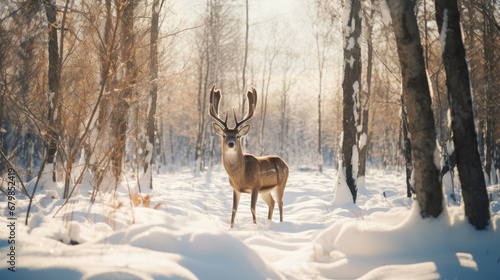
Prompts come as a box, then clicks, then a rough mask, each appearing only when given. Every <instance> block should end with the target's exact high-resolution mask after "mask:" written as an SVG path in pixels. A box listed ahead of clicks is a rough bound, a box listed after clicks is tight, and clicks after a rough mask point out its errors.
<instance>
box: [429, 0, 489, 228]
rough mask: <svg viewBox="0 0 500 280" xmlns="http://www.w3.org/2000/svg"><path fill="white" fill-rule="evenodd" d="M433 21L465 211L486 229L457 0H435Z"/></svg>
mask: <svg viewBox="0 0 500 280" xmlns="http://www.w3.org/2000/svg"><path fill="white" fill-rule="evenodd" d="M436 21H437V24H438V28H439V32H440V36H441V44H442V45H441V48H442V50H443V62H444V68H445V71H446V86H447V88H448V99H449V103H450V109H451V129H452V132H453V144H454V146H455V154H456V157H457V168H458V174H459V178H460V183H461V185H462V194H463V198H464V203H465V215H466V216H467V217H468V219H469V222H470V223H471V224H472V225H473V226H474V227H476V229H485V228H487V226H488V225H489V220H490V211H489V200H488V193H487V191H486V183H485V180H484V176H483V170H482V167H481V159H480V158H479V153H478V146H477V141H476V132H475V125H474V113H473V108H472V96H471V92H470V83H469V71H468V69H467V62H466V59H465V49H464V45H463V42H462V30H461V27H460V12H459V10H458V6H457V0H436Z"/></svg>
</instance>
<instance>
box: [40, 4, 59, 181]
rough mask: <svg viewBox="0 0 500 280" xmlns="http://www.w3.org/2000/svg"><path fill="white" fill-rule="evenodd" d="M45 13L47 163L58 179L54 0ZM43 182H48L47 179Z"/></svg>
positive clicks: (57, 66) (56, 44)
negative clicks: (46, 26)
mask: <svg viewBox="0 0 500 280" xmlns="http://www.w3.org/2000/svg"><path fill="white" fill-rule="evenodd" d="M44 5H45V14H46V16H47V21H48V25H49V26H48V29H49V40H48V46H49V48H48V49H49V69H48V84H49V89H48V91H47V104H48V106H47V108H48V112H47V120H48V126H49V128H48V133H47V135H48V140H47V141H48V146H47V154H48V156H47V165H46V166H48V167H49V169H50V170H51V173H52V181H53V182H55V181H56V172H55V170H54V166H55V162H56V152H57V145H58V141H59V129H60V117H61V114H59V109H60V106H59V104H60V99H61V97H60V78H61V76H60V73H59V71H60V70H61V68H60V63H61V61H60V60H59V45H58V43H57V29H58V24H57V9H56V6H55V3H54V2H53V1H52V0H46V1H45V2H44ZM43 183H46V182H45V181H44V182H43Z"/></svg>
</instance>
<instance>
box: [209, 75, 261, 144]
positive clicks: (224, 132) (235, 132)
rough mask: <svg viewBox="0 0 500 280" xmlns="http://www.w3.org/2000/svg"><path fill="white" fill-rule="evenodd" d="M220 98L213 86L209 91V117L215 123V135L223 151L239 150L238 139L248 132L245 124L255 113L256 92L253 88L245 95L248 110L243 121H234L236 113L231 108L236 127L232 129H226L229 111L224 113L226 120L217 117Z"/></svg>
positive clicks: (219, 93) (248, 128) (218, 91)
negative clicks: (218, 137)
mask: <svg viewBox="0 0 500 280" xmlns="http://www.w3.org/2000/svg"><path fill="white" fill-rule="evenodd" d="M221 97H222V94H221V92H220V90H215V85H214V86H213V87H212V89H211V90H210V108H209V113H210V116H212V118H213V119H214V120H215V122H214V123H213V127H214V130H215V133H217V135H219V136H220V137H222V144H223V149H224V150H233V149H239V148H241V141H240V138H241V137H243V136H245V135H246V134H247V133H248V131H249V130H250V125H248V124H245V123H246V122H247V121H249V120H250V119H251V118H252V117H253V115H254V113H255V107H256V105H257V91H255V88H252V90H251V91H248V93H247V98H248V107H249V108H248V113H247V114H246V116H245V117H244V118H243V120H241V121H238V120H237V119H236V112H235V110H234V108H233V116H234V122H235V123H236V126H235V127H234V128H232V129H230V128H229V127H227V117H228V116H229V110H227V112H226V118H225V120H224V121H223V120H222V119H221V118H220V117H219V103H220V100H221Z"/></svg>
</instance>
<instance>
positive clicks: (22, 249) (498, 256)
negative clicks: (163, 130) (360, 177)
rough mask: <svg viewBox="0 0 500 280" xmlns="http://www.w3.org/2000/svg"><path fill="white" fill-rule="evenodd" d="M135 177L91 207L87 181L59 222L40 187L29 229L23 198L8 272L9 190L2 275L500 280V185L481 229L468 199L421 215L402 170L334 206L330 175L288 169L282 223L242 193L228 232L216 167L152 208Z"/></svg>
mask: <svg viewBox="0 0 500 280" xmlns="http://www.w3.org/2000/svg"><path fill="white" fill-rule="evenodd" d="M133 181H135V180H134V179H132V178H129V180H128V181H124V182H122V185H121V186H120V187H119V188H118V194H119V196H118V198H114V197H113V196H111V195H106V196H100V197H98V199H97V201H96V203H95V204H93V205H90V203H89V198H90V193H91V188H90V186H88V185H87V186H85V185H84V186H82V187H81V188H80V190H79V192H78V193H77V194H75V195H74V198H73V199H72V200H71V201H70V203H68V204H67V205H66V206H64V207H63V208H62V209H61V210H60V211H59V212H58V213H57V215H56V216H55V218H52V217H53V216H54V214H55V213H56V211H58V210H59V208H60V207H61V205H62V204H63V202H64V201H63V200H62V199H58V197H60V193H58V192H57V191H54V190H52V191H50V190H43V191H41V192H39V194H38V195H37V196H36V198H35V200H36V202H35V204H34V206H33V208H32V213H33V214H32V216H31V218H30V221H29V224H28V226H25V225H24V215H25V213H26V208H27V204H28V201H27V199H25V198H24V197H23V196H21V195H20V194H17V200H16V202H15V203H16V210H15V211H16V216H18V217H19V218H18V220H17V221H16V231H15V241H16V243H15V248H14V250H13V251H14V252H15V271H16V272H11V271H9V270H8V268H9V267H10V266H11V264H9V263H8V261H9V259H10V257H9V256H8V255H7V254H9V253H11V252H12V250H10V246H11V245H12V244H9V243H8V237H9V235H10V229H9V227H8V225H9V223H10V222H11V221H12V220H8V219H7V214H8V212H7V206H8V205H7V200H6V198H5V195H2V196H1V197H0V208H1V210H0V211H1V212H0V213H2V217H1V218H0V248H1V256H0V278H1V279H94V280H95V279H252V280H254V279H353V278H361V279H500V278H499V277H500V202H499V201H500V188H499V186H491V187H489V189H488V190H489V193H490V198H492V199H493V201H492V202H491V209H492V213H493V218H492V224H493V225H492V227H491V228H490V230H488V231H482V232H478V231H476V230H474V229H473V228H472V227H471V226H470V225H469V224H468V223H467V222H466V221H465V220H464V214H463V204H462V207H459V206H455V205H454V204H453V203H447V205H448V206H447V211H446V213H445V214H443V215H442V217H440V218H439V219H427V220H422V219H421V218H420V216H419V213H418V207H416V203H413V201H412V200H411V199H408V198H406V190H405V183H404V176H403V175H402V174H400V173H398V172H394V171H374V170H369V173H368V176H367V178H366V188H364V189H361V190H360V194H359V197H358V201H357V204H356V205H353V204H350V205H343V206H339V205H334V203H333V202H334V196H335V189H334V186H335V181H336V172H335V171H334V170H328V169H327V170H326V171H325V172H324V173H323V174H320V173H317V172H315V171H299V170H292V172H291V173H290V178H289V180H288V185H287V188H286V190H285V196H284V205H285V206H284V222H282V223H280V222H279V221H278V220H279V211H278V209H277V207H276V209H275V211H274V219H273V221H269V220H267V205H266V204H265V203H264V202H263V200H262V199H261V198H260V197H259V201H258V205H257V224H256V225H255V224H253V223H252V217H251V213H250V196H249V195H243V196H242V198H241V201H240V206H239V209H238V214H237V216H236V222H235V226H234V229H230V228H229V219H230V216H231V206H232V189H231V188H230V187H229V184H228V181H227V175H226V174H225V172H224V170H223V169H222V168H221V167H217V168H215V169H214V170H213V172H210V173H204V174H202V175H201V176H200V177H197V178H194V177H193V174H192V172H191V171H189V170H185V171H179V172H176V173H172V174H165V175H160V176H156V177H154V186H155V189H154V190H152V191H148V192H147V193H148V194H149V196H150V199H151V202H150V207H149V208H148V207H144V206H141V205H139V206H132V203H131V201H130V199H129V193H128V188H127V185H129V186H130V187H132V192H134V190H135V189H134V188H133V183H132V182H133ZM445 183H446V180H445ZM144 195H146V194H144ZM158 203H160V204H159V205H158ZM155 206H157V209H154V207H155ZM61 240H62V241H64V243H63V242H61ZM71 241H73V242H78V243H79V244H78V245H68V244H69V243H70V242H71Z"/></svg>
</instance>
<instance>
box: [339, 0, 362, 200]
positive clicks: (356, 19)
mask: <svg viewBox="0 0 500 280" xmlns="http://www.w3.org/2000/svg"><path fill="white" fill-rule="evenodd" d="M360 11H361V1H359V0H352V1H351V0H346V1H345V2H344V13H343V14H344V17H343V18H342V32H343V34H344V81H343V82H342V90H343V118H342V125H343V139H342V166H339V173H340V172H342V173H343V174H342V176H343V177H342V176H339V180H341V178H345V180H346V184H347V186H348V187H349V190H350V191H351V194H352V199H353V202H354V203H356V196H357V186H356V178H357V176H358V174H357V173H358V172H357V169H358V145H357V139H356V138H357V137H356V136H357V132H358V130H357V128H358V126H359V121H360V120H359V89H360V86H361V85H360V78H361V46H360V42H361V17H360Z"/></svg>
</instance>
